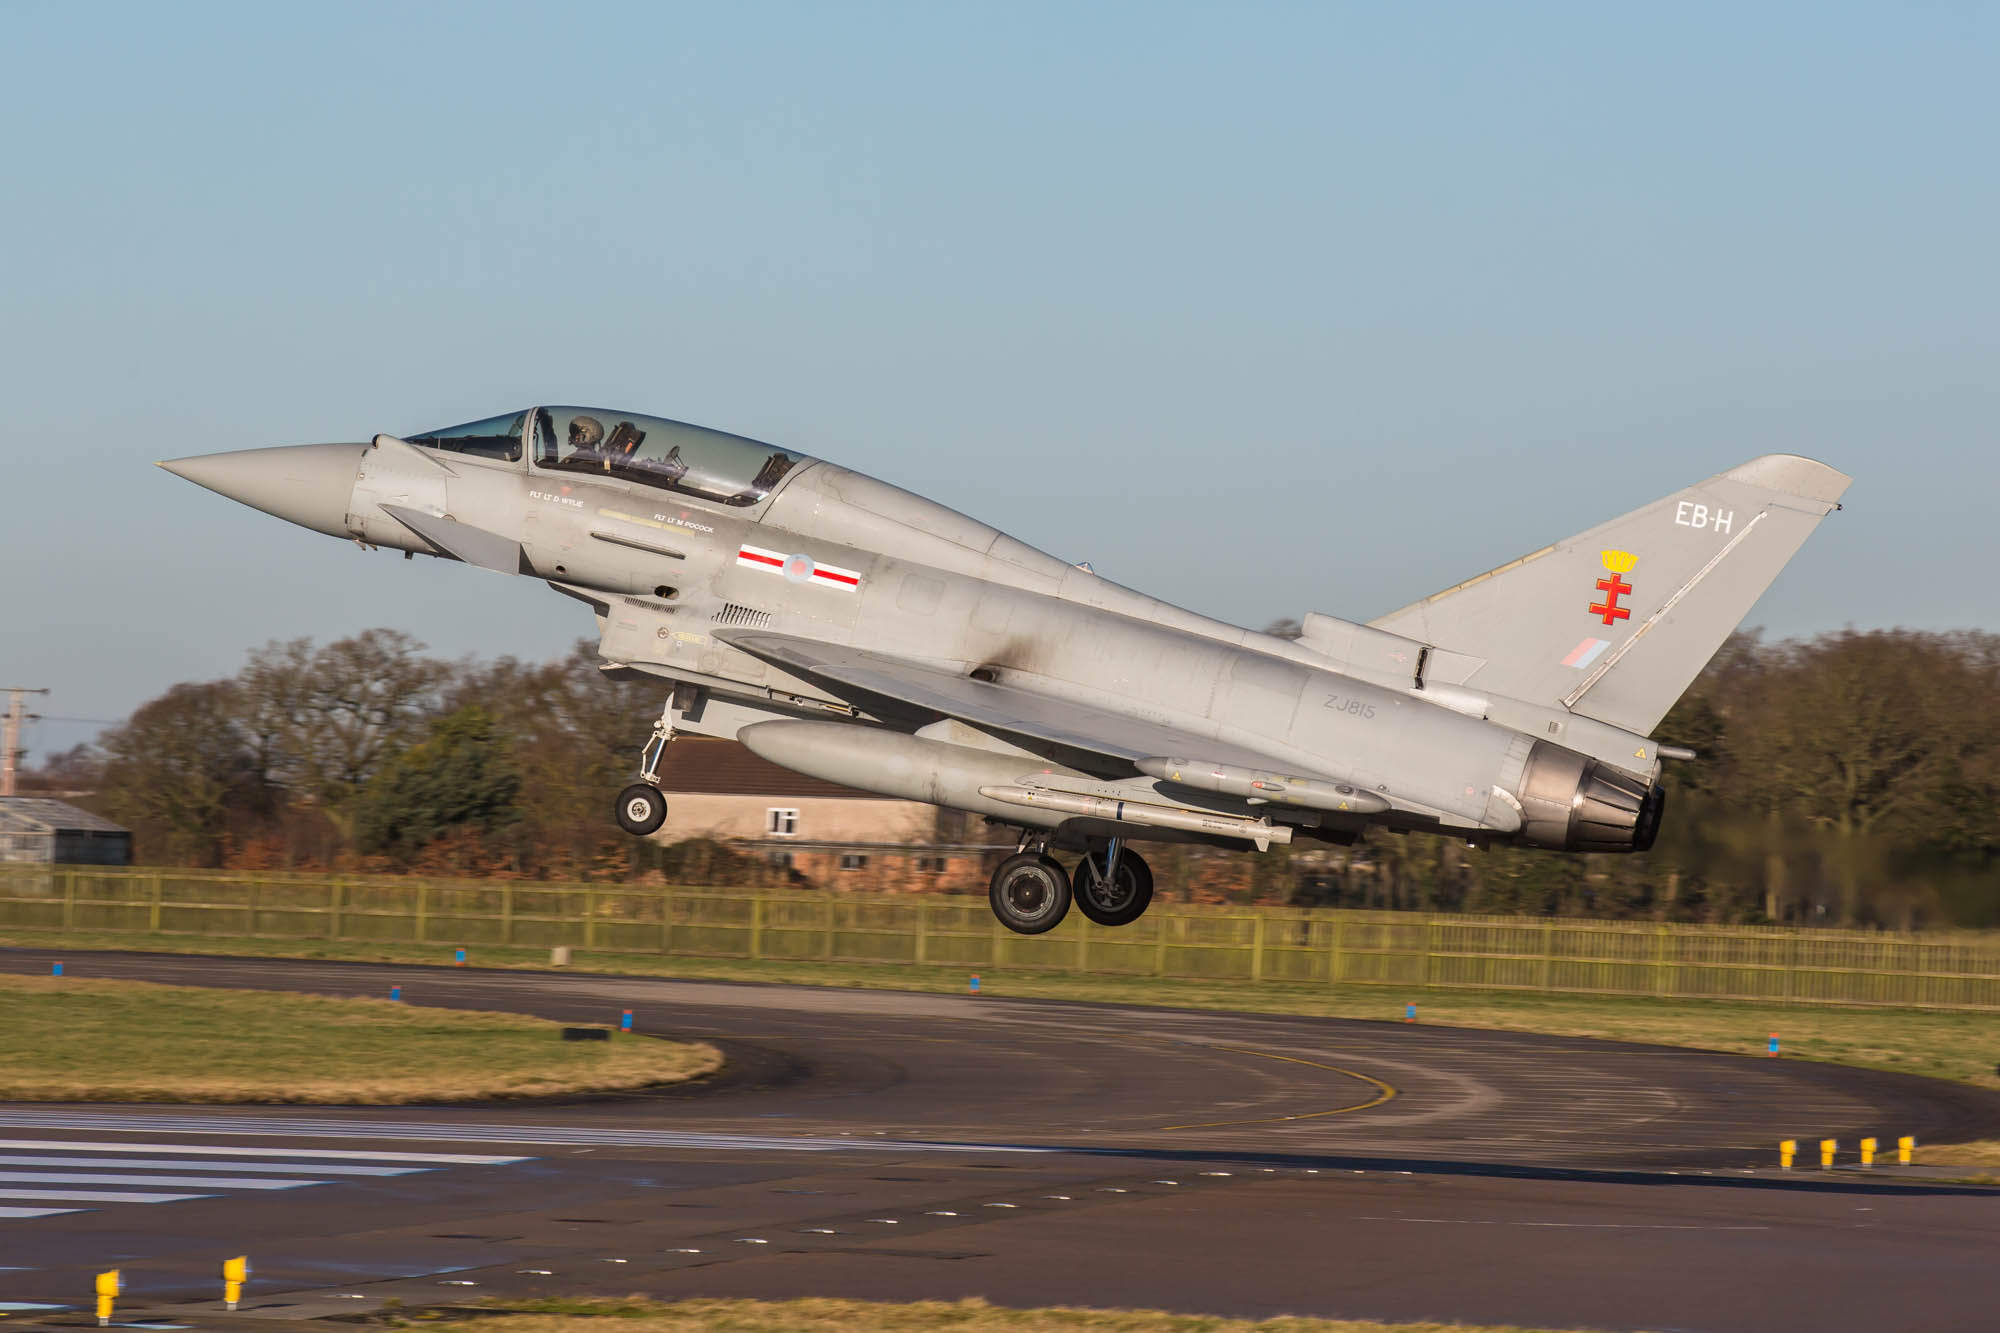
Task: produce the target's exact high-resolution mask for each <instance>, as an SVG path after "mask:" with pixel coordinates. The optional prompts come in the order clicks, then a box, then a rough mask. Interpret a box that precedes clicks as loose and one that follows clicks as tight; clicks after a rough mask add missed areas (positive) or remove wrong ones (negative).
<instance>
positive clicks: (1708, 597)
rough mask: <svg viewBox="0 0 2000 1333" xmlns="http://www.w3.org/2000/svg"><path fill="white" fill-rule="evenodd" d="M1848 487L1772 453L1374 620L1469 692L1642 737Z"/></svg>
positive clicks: (1816, 468) (1829, 471)
mask: <svg viewBox="0 0 2000 1333" xmlns="http://www.w3.org/2000/svg"><path fill="white" fill-rule="evenodd" d="M1851 480H1852V478H1850V477H1848V476H1846V475H1845V474H1843V473H1840V472H1837V471H1835V470H1834V469H1833V468H1830V467H1828V466H1827V465H1826V464H1824V463H1816V462H1814V461H1813V460H1812V459H1810V458H1800V457H1798V456H1797V455H1794V454H1767V455H1765V456H1764V457H1762V458H1755V459H1752V460H1751V461H1749V462H1748V463H1744V464H1742V465H1741V466H1739V467H1733V468H1731V469H1729V471H1727V472H1723V473H1719V474H1717V475H1716V476H1713V477H1710V478H1709V479H1708V480H1707V481H1703V482H1698V483H1696V484H1695V485H1693V486H1690V487H1688V488H1687V489H1686V490H1682V491H1677V492H1675V493H1674V494H1672V495H1669V496H1667V497H1666V498H1665V499H1663V500H1656V501H1654V502H1653V503H1652V504H1649V505H1647V506H1645V507H1644V508H1643V509H1635V510H1633V511H1632V512H1631V513H1629V514H1626V515H1624V516H1623V517H1622V518H1614V519H1612V520H1611V521H1610V522H1608V523H1600V524H1599V525H1598V526H1596V527H1594V528H1592V529H1590V530H1589V531H1588V532H1581V533H1578V534H1577V535H1576V536H1574V537H1570V538H1568V539H1567V540H1564V541H1560V542H1557V543H1556V544H1555V545H1553V546H1545V547H1543V548H1542V549H1541V550H1539V551H1536V552H1534V553H1533V554H1532V555H1526V556H1523V557H1521V558H1520V559H1519V560H1515V561H1512V562H1511V563H1509V564H1505V565H1502V566H1500V567H1499V568H1498V569H1495V570H1491V571H1489V572H1488V573H1485V574H1481V575H1479V576H1478V577H1476V578H1471V579H1467V580H1466V581H1465V582H1463V583H1460V584H1457V585H1456V586H1454V587H1450V588H1447V589H1445V590H1444V591H1443V592H1440V593H1437V594H1435V595H1433V596H1430V597H1427V598H1425V599H1424V600H1423V601H1421V602H1415V603H1412V604H1411V605H1409V606H1406V607H1404V608H1403V609H1402V610H1400V611H1394V612H1391V613H1390V614H1388V615H1386V616H1383V617H1382V618H1381V619H1379V620H1374V621H1370V622H1369V623H1370V624H1371V625H1372V626H1373V627H1374V628H1376V629H1383V630H1388V631H1390V632H1391V633H1395V634H1401V635H1405V636H1407V637H1409V638H1412V639H1418V640H1421V641H1422V642H1425V643H1430V644H1434V645H1436V646H1437V647H1439V648H1448V649H1450V650H1452V651H1454V652H1459V653H1467V654H1471V655H1473V656H1475V657H1482V658H1485V659H1486V665H1485V666H1483V667H1481V668H1480V669H1479V670H1478V671H1477V672H1476V673H1475V674H1474V675H1473V677H1472V678H1471V679H1470V680H1468V681H1467V682H1466V684H1467V685H1468V686H1469V687H1471V688H1473V689H1477V690H1480V691H1482V692H1485V693H1490V694H1498V695H1505V696H1507V697H1510V698H1515V699H1526V700H1529V701H1531V702H1535V703H1554V704H1560V705H1561V706H1563V707H1565V708H1568V709H1571V710H1572V711H1574V712H1577V713H1581V714H1583V715H1584V716H1586V717H1594V718H1596V719H1598V720H1599V721H1601V722H1609V723H1611V724H1612V725H1614V726H1619V727H1624V728H1626V729H1627V730H1630V731H1634V732H1638V733H1639V734H1641V735H1645V734H1648V733H1650V732H1651V731H1652V730H1653V728H1654V727H1655V726H1657V725H1659V721H1660V719H1661V718H1662V717H1664V716H1665V715H1666V712H1667V710H1668V709H1669V708H1671V707H1673V704H1674V701H1675V700H1676V699H1678V698H1680V696H1681V692H1682V691H1683V690H1685V689H1687V687H1688V685H1689V684H1690V683H1691V682H1692V681H1693V680H1694V678H1695V676H1696V675H1697V674H1699V673H1700V671H1701V669H1702V667H1703V666H1705V665H1706V664H1707V662H1708V659H1709V658H1711V657H1713V656H1714V655H1715V652H1716V650H1717V649H1718V648H1720V647H1721V646H1722V642H1723V640H1724V639H1726V638H1728V637H1729V634H1730V632H1731V631H1733V630H1734V629H1735V628H1736V626H1737V625H1738V624H1739V623H1740V622H1741V621H1742V619H1743V617H1744V616H1745V615H1747V614H1749V611H1750V607H1751V605H1752V604H1753V603H1755V602H1756V600H1757V598H1758V597H1759V596H1760V595H1762V593H1763V591H1764V589H1766V588H1767V587H1769V586H1770V585H1771V580H1773V579H1775V578H1776V577H1777V576H1778V571H1779V570H1781V569H1783V568H1784V567H1785V562H1786V561H1788V560H1790V559H1791V558H1792V556H1793V554H1794V553H1796V552H1797V551H1798V549H1799V547H1800V546H1801V545H1803V544H1804V542H1805V539H1806V538H1807V537H1809V536H1811V535H1812V530H1813V529H1814V528H1815V527H1816V526H1818V524H1819V521H1820V519H1822V518H1824V517H1825V516H1826V515H1827V514H1828V513H1829V512H1831V511H1832V510H1834V509H1836V508H1838V507H1839V500H1840V496H1841V493H1842V492H1844V491H1845V490H1846V489H1847V485H1848V483H1849V482H1850V481H1851Z"/></svg>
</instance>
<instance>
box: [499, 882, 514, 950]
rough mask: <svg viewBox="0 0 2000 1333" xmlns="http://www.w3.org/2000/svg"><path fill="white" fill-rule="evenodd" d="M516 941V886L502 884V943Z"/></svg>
mask: <svg viewBox="0 0 2000 1333" xmlns="http://www.w3.org/2000/svg"><path fill="white" fill-rule="evenodd" d="M513 942H514V886H513V885H512V884H502V885H501V886H500V943H502V944H512V943H513Z"/></svg>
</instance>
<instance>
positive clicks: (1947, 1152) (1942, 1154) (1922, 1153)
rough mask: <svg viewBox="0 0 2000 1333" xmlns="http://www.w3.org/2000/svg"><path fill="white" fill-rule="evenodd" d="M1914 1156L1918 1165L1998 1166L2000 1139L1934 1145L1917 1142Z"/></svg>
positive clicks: (1999, 1160)
mask: <svg viewBox="0 0 2000 1333" xmlns="http://www.w3.org/2000/svg"><path fill="white" fill-rule="evenodd" d="M1914 1157H1915V1160H1916V1162H1917V1164H1918V1165H1919V1166H2000V1139H1980V1140H1977V1141H1976V1142H1973V1143H1943V1144H1938V1145H1936V1146H1934V1147H1933V1146H1931V1145H1928V1144H1923V1143H1919V1144H1918V1145H1917V1151H1916V1153H1915V1154H1914Z"/></svg>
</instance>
